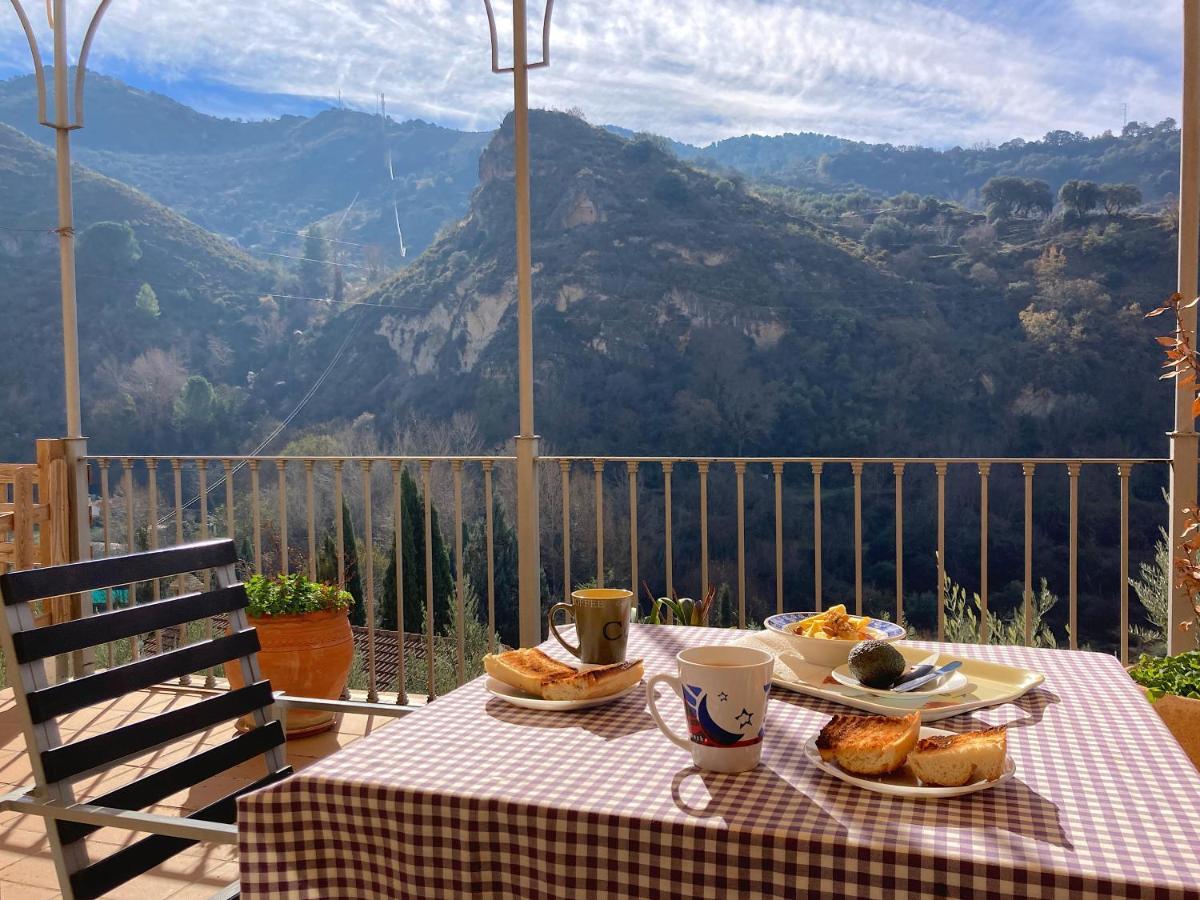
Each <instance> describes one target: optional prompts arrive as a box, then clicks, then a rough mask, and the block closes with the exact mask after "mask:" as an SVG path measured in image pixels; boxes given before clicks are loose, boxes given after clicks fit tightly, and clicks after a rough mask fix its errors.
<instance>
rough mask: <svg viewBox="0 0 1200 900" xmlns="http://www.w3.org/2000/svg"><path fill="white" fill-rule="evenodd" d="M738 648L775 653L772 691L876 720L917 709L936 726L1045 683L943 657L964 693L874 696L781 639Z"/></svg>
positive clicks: (1027, 674) (918, 656)
mask: <svg viewBox="0 0 1200 900" xmlns="http://www.w3.org/2000/svg"><path fill="white" fill-rule="evenodd" d="M738 643H740V644H745V645H748V646H752V647H761V648H762V649H764V650H768V651H770V652H771V653H773V654H775V671H774V675H773V677H772V679H771V682H772V683H773V684H774V685H775V686H776V687H781V688H784V689H786V690H789V691H795V692H796V693H798V694H806V695H808V696H810V697H820V698H821V699H823V700H829V701H832V702H834V703H840V704H842V705H844V706H849V707H853V708H854V709H861V710H863V711H864V712H869V713H871V714H873V715H877V716H905V715H908V714H909V713H911V712H912V711H913V710H920V712H921V721H922V722H936V721H938V720H939V719H948V718H950V717H951V716H957V715H961V714H962V713H965V712H970V711H972V710H975V709H983V708H985V707H988V706H999V705H1000V704H1002V703H1010V702H1012V701H1013V700H1016V699H1017V698H1018V697H1020V696H1021V695H1022V694H1024V693H1026V692H1027V691H1031V690H1033V689H1034V688H1035V687H1037V686H1038V685H1039V684H1041V683H1042V682H1043V681H1045V680H1046V679H1045V676H1044V675H1042V674H1041V673H1040V672H1034V671H1031V670H1030V669H1023V668H1021V667H1019V666H1006V665H1003V664H1002V663H993V662H985V661H984V660H981V659H971V658H970V657H969V656H954V655H951V654H949V653H943V654H940V655H939V656H938V660H937V665H945V664H946V663H948V662H950V661H951V660H952V659H961V660H962V668H961V669H959V671H960V672H961V673H962V674H963V675H964V676H966V678H967V682H968V684H967V688H966V690H965V692H964V693H962V694H959V695H957V696H949V697H942V696H936V697H930V696H928V695H926V696H921V695H919V694H918V695H916V696H905V695H903V694H898V695H895V696H893V697H874V696H871V695H870V694H867V693H864V692H863V691H862V690H861V689H858V688H852V687H848V686H846V685H843V684H839V683H838V682H837V681H835V680H834V678H833V675H832V671H833V670H832V669H828V668H824V667H821V666H814V665H812V664H810V663H807V662H805V661H804V659H803V658H802V657H801V656H800V655H799V654H798V653H796V652H795V651H794V650H793V649H792V647H791V646H790V644H789V643H788V641H787V637H786V636H784V635H778V634H774V633H772V632H762V631H760V632H755V633H754V634H753V635H750V636H748V637H746V638H743V639H742V640H741V641H739V642H738ZM892 646H893V647H895V648H896V649H897V650H899V651H900V653H901V655H902V656H903V657H904V659H905V661H906V662H908V664H909V665H915V664H917V663H920V662H923V661H925V660H927V659H928V658H929V656H930V655H931V654H930V651H929V650H926V649H922V648H920V647H914V646H911V645H910V644H907V643H905V642H904V641H898V642H896V643H894V644H892Z"/></svg>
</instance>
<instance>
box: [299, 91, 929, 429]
mask: <svg viewBox="0 0 1200 900" xmlns="http://www.w3.org/2000/svg"><path fill="white" fill-rule="evenodd" d="M531 115H532V117H531V123H532V129H533V137H532V141H531V145H532V147H533V158H532V167H533V179H532V180H533V196H532V203H533V221H534V223H535V224H534V234H533V250H534V257H535V259H536V260H537V272H536V274H535V277H534V285H535V297H534V303H535V307H536V334H535V340H536V346H537V348H538V349H537V355H538V360H539V370H538V382H539V404H540V406H541V408H542V409H543V410H545V412H544V413H543V415H544V416H545V417H546V420H548V421H554V422H555V428H554V433H555V438H556V440H561V441H564V442H568V441H570V442H572V445H573V446H576V447H578V449H579V450H580V451H588V450H600V449H602V448H603V447H608V448H609V449H613V450H616V449H617V448H625V449H626V450H632V449H634V448H641V449H646V448H649V447H652V446H657V447H659V448H663V447H664V441H665V439H666V438H667V436H668V435H670V434H672V433H675V434H677V435H679V437H680V441H681V442H682V445H680V443H678V442H677V443H676V446H675V449H677V450H679V451H683V450H687V449H689V447H691V448H692V449H700V447H701V445H703V446H706V447H707V448H708V451H709V452H718V451H721V450H728V451H733V450H736V449H739V448H742V449H745V448H748V447H749V446H750V445H751V442H752V441H753V438H752V435H753V434H755V433H758V434H759V436H760V437H761V438H765V437H766V434H765V430H764V429H765V424H764V423H760V422H758V421H756V419H757V415H756V413H755V411H754V407H755V406H756V405H757V404H758V401H760V400H761V399H762V398H761V396H757V397H756V393H757V391H756V390H755V387H754V386H755V385H767V384H770V385H772V386H774V385H776V384H780V387H782V385H781V383H780V376H782V375H783V374H784V373H783V372H782V371H781V370H780V369H779V367H780V365H782V364H784V363H785V361H789V360H790V361H792V362H791V363H789V364H787V365H786V369H787V372H786V378H787V380H789V381H790V380H793V379H795V380H799V381H807V380H809V379H811V378H814V377H816V376H817V375H818V372H820V379H819V380H821V381H824V382H827V383H828V382H835V381H836V380H837V379H838V378H839V377H840V376H848V375H849V374H850V373H851V371H852V370H854V369H855V368H856V367H857V366H858V365H859V363H858V362H857V361H856V360H855V359H854V358H853V356H852V355H851V354H847V353H845V352H844V351H843V350H841V349H840V348H839V342H840V341H841V340H843V339H848V338H849V337H850V336H851V335H853V334H855V333H857V332H863V333H868V334H869V329H868V328H867V327H866V326H867V325H868V322H869V317H868V316H867V314H865V313H864V312H863V311H862V310H861V309H860V308H859V300H860V299H861V298H864V297H873V298H875V302H876V303H878V302H879V301H880V298H886V302H887V304H888V306H889V307H890V312H885V311H877V314H878V315H882V316H884V317H885V318H890V317H891V316H893V315H905V316H906V317H907V316H908V312H909V311H910V310H911V308H912V307H913V306H914V305H915V306H918V307H922V308H923V307H924V306H925V305H927V304H928V302H929V301H928V298H927V297H925V296H924V292H923V291H922V290H921V289H919V288H916V289H914V288H912V287H910V286H909V285H906V284H904V283H903V282H901V281H900V280H898V279H895V278H893V277H889V275H888V274H887V273H885V272H883V271H881V270H880V269H879V268H878V267H876V266H873V265H871V264H870V263H869V262H867V261H865V260H864V259H862V258H861V254H860V253H858V252H857V251H856V248H855V247H854V246H852V245H841V244H840V243H839V242H838V240H837V239H836V236H834V235H832V234H830V233H827V232H825V231H823V230H822V229H820V228H818V227H816V226H814V225H812V224H811V223H809V222H806V221H803V220H801V219H799V218H797V217H795V216H792V215H790V214H788V213H787V212H785V211H783V210H782V209H780V208H779V207H778V206H776V205H773V204H771V203H769V202H767V201H765V200H762V199H760V198H758V197H756V196H754V195H752V194H750V193H748V192H746V191H744V190H741V189H739V188H737V187H736V186H735V185H734V184H733V183H731V182H730V181H728V180H726V179H721V178H718V177H715V176H713V175H709V174H707V173H704V172H700V171H698V170H696V169H693V168H691V167H690V166H687V165H685V164H682V163H680V161H679V160H677V159H676V158H675V157H673V156H672V155H670V154H668V153H666V152H664V151H662V150H661V149H660V148H659V147H658V146H657V144H656V143H654V142H651V141H634V142H630V141H627V140H624V139H622V138H620V137H618V136H615V135H613V134H611V133H609V132H607V131H605V130H601V129H598V128H593V127H591V126H589V125H587V124H586V123H585V122H583V121H581V120H579V119H577V118H574V117H571V116H569V115H564V114H555V113H547V112H534V113H533V114H531ZM511 152H512V148H511V134H510V124H509V123H506V124H505V126H504V127H503V128H502V129H501V131H500V133H499V134H498V135H497V137H496V138H494V139H493V141H492V143H491V144H490V145H489V146H488V148H487V150H486V151H485V152H484V154H483V157H482V158H481V160H480V187H479V188H478V190H477V191H476V192H475V194H474V196H473V197H472V201H471V207H470V212H469V213H468V215H467V217H466V218H465V219H464V220H462V221H461V222H460V223H458V225H457V226H455V227H454V228H451V229H448V230H447V232H446V233H445V235H444V236H443V237H442V238H441V239H439V240H438V241H437V242H435V244H434V245H433V246H432V247H431V248H430V250H429V251H428V252H427V253H426V254H425V256H423V257H422V258H421V259H418V260H417V261H415V262H414V263H413V264H412V265H411V266H409V267H408V268H406V269H405V270H404V271H403V272H401V273H399V274H398V275H396V276H395V277H393V278H391V279H390V280H388V281H386V282H384V283H383V284H382V285H380V287H379V288H378V289H377V290H375V291H373V292H372V293H370V294H369V295H367V296H365V297H364V298H363V302H364V303H366V304H382V305H384V306H385V307H390V308H385V309H383V310H381V311H378V312H376V311H375V310H371V309H367V308H363V309H361V310H355V311H353V312H352V313H349V314H347V317H349V316H351V315H353V316H360V317H361V318H362V322H363V327H362V332H360V336H359V338H357V339H356V340H355V342H354V345H353V346H352V347H351V348H350V349H349V351H348V352H347V356H346V358H345V362H344V364H343V365H341V366H340V367H339V371H338V373H336V374H335V375H334V376H333V377H332V378H331V380H330V383H329V387H328V389H327V391H326V392H325V399H324V401H319V400H318V401H314V405H313V408H312V410H311V415H312V416H314V417H318V418H319V417H322V416H332V415H336V414H338V412H339V411H340V412H342V413H346V412H350V413H351V414H352V413H353V410H355V409H363V410H367V409H369V410H371V411H373V412H378V413H382V414H383V415H385V416H391V417H394V418H401V417H403V416H404V415H405V414H406V412H407V411H411V410H413V409H418V410H428V411H433V410H435V409H441V410H448V409H450V408H454V407H467V408H471V409H475V410H478V411H479V413H480V415H482V416H483V418H484V421H483V425H484V429H485V432H486V433H488V434H489V435H490V436H491V437H493V438H498V437H501V436H506V435H507V433H509V432H510V431H511V428H512V422H513V421H515V409H514V403H515V384H514V382H513V380H512V379H513V375H514V368H513V363H514V362H515V360H514V357H513V347H514V346H515V337H514V334H515V331H514V325H515V320H514V314H515V309H516V300H515V274H514V261H513V249H512V248H513V239H514V238H513V216H512V170H511ZM903 327H904V328H905V329H906V330H911V332H912V334H913V335H914V338H916V336H918V335H921V334H923V333H924V332H926V331H927V330H928V326H927V325H926V324H924V323H921V322H913V323H912V324H911V325H907V326H903ZM368 329H369V331H368ZM920 340H923V339H918V341H917V342H918V343H919V342H920ZM867 343H868V344H870V345H871V346H872V348H873V350H874V352H876V353H877V354H878V360H879V363H880V364H881V365H887V364H888V363H889V362H890V361H893V360H895V359H896V355H897V354H898V353H901V352H903V350H904V348H903V347H902V346H899V345H897V344H896V343H895V342H894V341H893V340H890V339H889V340H879V341H874V340H872V339H870V338H869V337H868V339H867ZM718 348H723V350H724V352H720V351H719V350H718ZM802 350H803V352H801V351H802ZM714 351H716V352H718V355H719V356H720V358H721V359H722V361H723V363H724V364H725V368H723V369H722V370H721V371H715V370H714V371H712V372H710V373H707V374H706V373H703V372H700V371H697V368H696V365H697V363H698V362H701V361H703V362H704V364H707V362H708V361H710V355H711V354H712V353H714ZM316 355H317V356H318V357H320V356H324V355H325V354H316ZM692 383H704V384H706V387H704V388H703V389H697V388H692V389H690V390H691V391H692V395H691V396H690V397H682V398H681V397H680V396H679V394H680V392H681V391H684V386H685V385H688V384H692ZM742 392H744V394H743V393H742ZM685 393H686V392H685ZM838 393H839V392H838V391H837V390H836V389H833V390H830V391H829V392H828V396H827V399H826V400H825V401H824V402H816V403H812V411H813V414H814V415H828V414H830V412H831V410H830V409H829V406H830V405H832V406H836V405H837V404H839V403H841V402H843V401H844V398H839V397H838V396H837V395H838ZM350 398H353V399H352V400H351V399H350ZM930 399H931V401H932V400H933V398H930ZM348 402H349V403H350V404H351V406H350V407H348V406H347V404H348ZM809 402H810V403H811V402H812V401H811V398H810V401H809ZM706 404H716V407H717V408H716V409H714V410H713V411H712V412H711V413H710V412H707V411H706ZM742 405H744V406H745V407H746V409H744V410H739V409H737V408H736V407H738V406H742ZM693 415H694V416H696V417H697V421H696V422H695V423H694V425H693V426H689V427H687V428H685V429H682V430H680V429H679V428H678V427H676V426H677V425H678V417H680V416H682V417H685V418H687V417H691V416H693ZM739 417H744V421H742V426H743V427H742V428H741V429H740V433H739V434H737V435H734V434H733V433H730V432H724V429H723V428H722V427H721V426H723V425H724V424H725V423H726V422H727V421H731V420H732V419H734V418H739ZM704 418H707V419H708V422H705V421H703V419H704ZM739 421H741V418H739Z"/></svg>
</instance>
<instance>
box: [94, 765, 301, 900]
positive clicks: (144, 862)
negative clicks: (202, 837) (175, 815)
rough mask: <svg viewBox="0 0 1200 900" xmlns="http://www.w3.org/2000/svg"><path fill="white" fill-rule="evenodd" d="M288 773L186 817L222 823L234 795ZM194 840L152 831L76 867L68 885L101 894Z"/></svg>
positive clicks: (228, 820) (232, 814)
mask: <svg viewBox="0 0 1200 900" xmlns="http://www.w3.org/2000/svg"><path fill="white" fill-rule="evenodd" d="M291 774H292V770H291V767H290V766H289V767H288V768H287V769H284V770H282V771H279V772H272V773H271V774H270V775H266V776H265V777H263V778H260V779H258V781H256V782H254V783H253V784H248V785H246V786H244V787H241V788H238V789H237V790H236V791H234V792H233V793H231V794H227V795H226V796H224V797H222V798H221V799H220V800H217V801H215V802H214V803H210V804H209V805H208V806H206V807H204V808H203V809H200V810H197V811H196V812H194V813H192V814H191V815H189V816H188V818H189V819H199V820H201V821H205V822H220V823H224V824H226V825H229V824H232V823H233V822H235V821H236V820H237V798H238V797H240V796H242V794H248V793H249V792H250V791H256V790H258V789H259V788H263V787H266V786H267V785H270V784H274V783H275V782H277V781H282V780H283V779H284V778H287V777H288V776H290V775H291ZM196 843H198V841H194V840H190V839H188V838H175V837H164V836H163V835H152V836H151V837H148V838H143V839H142V840H140V841H138V842H137V843H136V844H131V845H130V846H128V847H125V848H123V849H121V850H118V851H117V852H116V853H114V854H112V855H111V856H109V857H107V858H105V859H102V860H100V861H99V862H95V863H93V864H92V865H90V866H88V867H87V868H84V869H80V870H79V871H78V872H75V873H74V874H73V875H71V887H72V888H73V889H74V891H75V896H76V897H78V898H81V900H82V898H88V900H90V898H94V897H102V896H103V895H104V894H106V893H108V892H109V891H111V890H112V889H113V888H116V887H119V886H120V885H122V884H124V883H125V882H127V881H129V880H130V879H132V878H136V877H137V876H138V875H141V874H142V873H143V872H148V871H149V870H150V869H153V868H154V867H155V866H157V865H158V864H159V863H161V862H163V861H164V860H167V859H170V858H171V857H172V856H174V855H175V854H176V853H179V852H180V851H181V850H186V849H187V848H188V847H191V846H193V845H194V844H196Z"/></svg>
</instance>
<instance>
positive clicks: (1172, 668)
mask: <svg viewBox="0 0 1200 900" xmlns="http://www.w3.org/2000/svg"><path fill="white" fill-rule="evenodd" d="M1129 674H1130V675H1131V676H1133V680H1134V681H1136V682H1137V683H1138V684H1140V685H1141V686H1142V687H1144V688H1145V689H1146V693H1147V694H1148V695H1149V697H1150V700H1151V701H1152V702H1153V701H1154V700H1157V699H1158V698H1159V697H1162V696H1163V695H1165V694H1174V695H1175V696H1177V697H1191V698H1193V699H1200V650H1188V651H1186V652H1184V653H1177V654H1176V655H1175V656H1167V657H1161V656H1150V655H1149V654H1145V653H1143V654H1142V656H1141V657H1140V658H1139V659H1138V661H1137V665H1135V666H1134V667H1133V668H1132V669H1130V670H1129Z"/></svg>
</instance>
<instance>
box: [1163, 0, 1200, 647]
mask: <svg viewBox="0 0 1200 900" xmlns="http://www.w3.org/2000/svg"><path fill="white" fill-rule="evenodd" d="M1198 255H1200V0H1183V113H1182V117H1181V141H1180V154H1179V282H1178V290H1179V293H1180V294H1182V295H1183V296H1184V298H1185V300H1191V299H1192V298H1194V297H1196V295H1197V290H1198V285H1197V263H1198V260H1197V257H1198ZM1180 306H1181V308H1180V310H1179V329H1180V332H1181V333H1182V335H1183V336H1184V337H1186V338H1187V339H1188V341H1189V343H1190V344H1191V346H1193V347H1194V346H1195V345H1196V308H1195V307H1194V306H1188V305H1187V304H1181V305H1180ZM1194 396H1195V388H1194V387H1192V386H1189V385H1184V384H1179V383H1178V379H1177V380H1176V383H1175V430H1174V431H1173V432H1171V435H1170V437H1171V523H1170V546H1171V548H1172V553H1174V552H1175V549H1174V548H1176V547H1178V546H1179V544H1180V538H1181V536H1182V534H1183V529H1184V527H1185V522H1184V513H1183V510H1185V509H1195V507H1196V470H1197V436H1196V427H1195V417H1194V416H1193V415H1192V398H1193V397H1194ZM1171 581H1172V586H1171V602H1170V615H1169V616H1168V622H1169V627H1168V629H1167V653H1169V654H1175V653H1182V652H1183V651H1184V650H1188V649H1191V648H1192V647H1194V646H1196V640H1197V638H1196V637H1194V636H1193V635H1192V634H1191V633H1190V632H1185V631H1184V630H1183V629H1181V628H1179V627H1178V626H1179V624H1180V623H1181V622H1190V621H1191V620H1192V617H1193V612H1192V604H1191V597H1190V596H1189V595H1188V593H1187V591H1186V590H1183V589H1181V588H1179V587H1177V586H1176V585H1175V584H1174V578H1172V579H1171Z"/></svg>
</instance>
